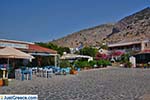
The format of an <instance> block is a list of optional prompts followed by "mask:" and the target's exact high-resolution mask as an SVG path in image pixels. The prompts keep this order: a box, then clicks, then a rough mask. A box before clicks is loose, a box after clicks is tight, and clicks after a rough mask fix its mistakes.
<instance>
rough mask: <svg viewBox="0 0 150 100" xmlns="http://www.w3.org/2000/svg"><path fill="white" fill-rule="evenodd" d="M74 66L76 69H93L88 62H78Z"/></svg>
mask: <svg viewBox="0 0 150 100" xmlns="http://www.w3.org/2000/svg"><path fill="white" fill-rule="evenodd" d="M74 65H75V67H78V68H85V67H88V68H90V67H91V65H90V63H89V62H88V61H76V62H75V63H74Z"/></svg>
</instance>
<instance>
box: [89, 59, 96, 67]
mask: <svg viewBox="0 0 150 100" xmlns="http://www.w3.org/2000/svg"><path fill="white" fill-rule="evenodd" d="M89 64H90V66H92V67H94V65H97V61H95V60H93V61H90V62H89Z"/></svg>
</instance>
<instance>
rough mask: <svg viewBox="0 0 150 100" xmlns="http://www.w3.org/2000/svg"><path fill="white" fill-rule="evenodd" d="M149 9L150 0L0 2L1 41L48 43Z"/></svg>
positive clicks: (6, 0)
mask: <svg viewBox="0 0 150 100" xmlns="http://www.w3.org/2000/svg"><path fill="white" fill-rule="evenodd" d="M146 7H150V0H0V39H11V40H21V41H28V42H48V41H52V40H56V39H58V38H61V37H64V36H67V35H68V34H71V33H73V32H77V31H80V30H82V29H86V28H90V27H93V26H97V25H100V24H105V23H115V22H117V21H119V20H120V19H122V18H124V17H126V16H128V15H131V14H133V13H135V12H137V11H140V10H142V9H144V8H146Z"/></svg>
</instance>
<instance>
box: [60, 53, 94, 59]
mask: <svg viewBox="0 0 150 100" xmlns="http://www.w3.org/2000/svg"><path fill="white" fill-rule="evenodd" d="M77 58H87V59H90V58H92V57H90V56H85V55H77V54H64V55H63V56H61V58H60V59H77Z"/></svg>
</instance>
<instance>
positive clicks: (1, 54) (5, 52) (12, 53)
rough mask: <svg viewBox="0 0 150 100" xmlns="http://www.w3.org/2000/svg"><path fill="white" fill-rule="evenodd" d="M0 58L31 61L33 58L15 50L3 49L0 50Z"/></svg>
mask: <svg viewBox="0 0 150 100" xmlns="http://www.w3.org/2000/svg"><path fill="white" fill-rule="evenodd" d="M0 58H18V59H19V58H20V59H33V58H34V57H33V56H31V55H30V54H27V53H24V52H22V51H20V50H17V49H15V48H12V47H5V48H3V49H0Z"/></svg>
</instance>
